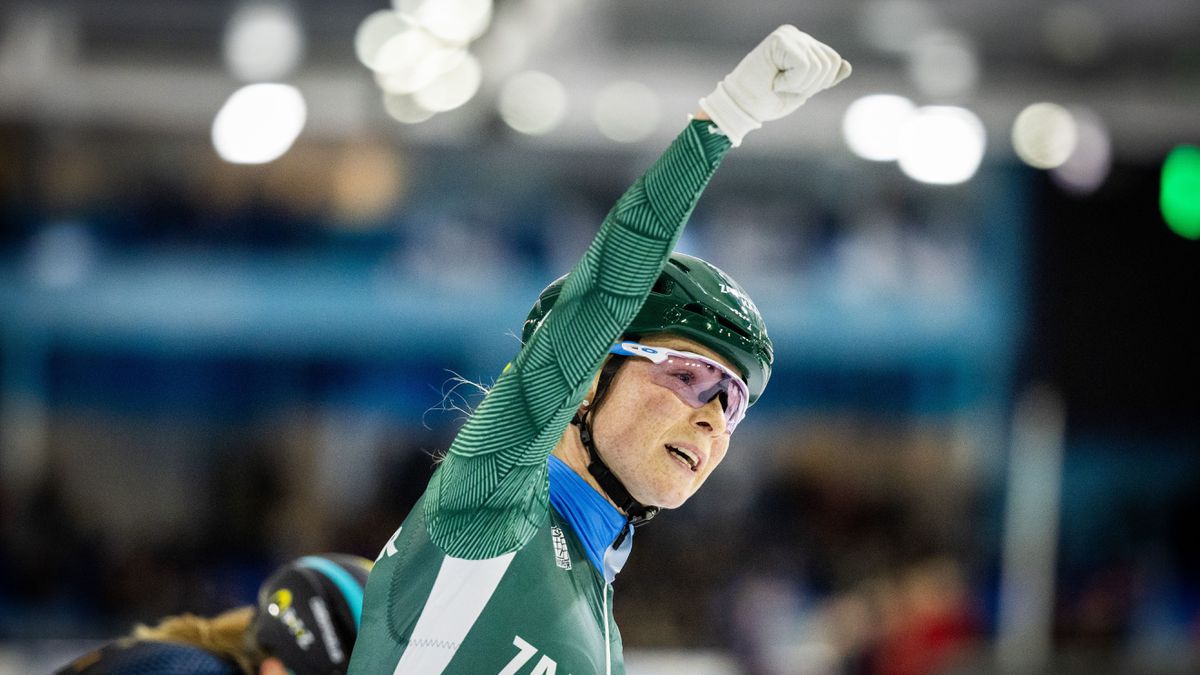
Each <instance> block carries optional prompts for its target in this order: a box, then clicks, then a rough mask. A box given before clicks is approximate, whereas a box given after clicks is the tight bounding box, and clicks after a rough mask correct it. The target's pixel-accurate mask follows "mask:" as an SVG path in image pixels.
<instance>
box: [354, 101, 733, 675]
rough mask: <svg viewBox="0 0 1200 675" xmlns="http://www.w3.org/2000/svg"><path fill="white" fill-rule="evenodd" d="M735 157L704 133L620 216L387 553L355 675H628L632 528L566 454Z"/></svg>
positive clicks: (696, 132)
mask: <svg viewBox="0 0 1200 675" xmlns="http://www.w3.org/2000/svg"><path fill="white" fill-rule="evenodd" d="M729 147H730V143H729V141H728V139H727V138H726V137H725V136H724V135H721V134H720V133H716V131H715V128H714V127H713V126H712V125H711V123H709V122H704V121H700V120H693V121H692V122H691V123H689V124H688V126H687V127H686V128H685V129H684V130H683V132H682V133H680V135H679V136H677V137H676V139H675V140H674V142H672V144H671V145H670V146H669V147H668V148H667V150H666V151H665V152H664V153H663V154H662V156H660V157H659V159H658V160H657V161H656V162H655V163H654V164H653V165H652V166H651V167H650V168H649V169H648V170H647V171H646V173H645V174H643V175H642V176H641V177H640V178H638V179H637V181H636V182H635V183H634V184H633V186H632V187H631V188H630V189H629V190H628V191H626V193H625V194H624V195H623V196H622V197H621V198H620V199H619V200H618V201H617V204H616V205H615V206H614V207H613V209H612V210H611V211H610V212H609V214H608V215H607V216H606V218H605V219H604V222H603V224H602V225H601V227H600V230H599V232H598V233H597V235H596V238H595V239H594V240H593V241H592V243H591V244H590V246H589V247H588V249H587V251H586V252H585V253H584V256H583V258H582V259H581V260H580V261H579V263H578V264H577V265H576V266H575V267H574V268H573V269H572V271H571V274H570V276H569V277H568V279H567V281H566V284H565V286H564V288H563V293H562V295H561V297H560V298H559V300H558V301H557V303H556V304H555V306H554V309H553V310H552V311H551V312H550V314H549V315H548V316H547V317H546V319H545V321H544V323H543V324H542V325H541V327H540V328H539V329H538V330H537V331H536V332H535V333H534V334H533V336H532V337H530V339H529V340H528V342H527V343H526V344H525V345H524V346H523V347H522V348H521V350H520V352H519V353H518V354H517V356H516V358H515V359H514V361H513V363H512V364H511V366H510V367H508V368H506V369H505V371H504V373H503V374H501V376H500V377H499V378H498V379H497V381H496V383H495V386H493V387H492V389H491V390H490V391H489V393H488V394H487V396H485V397H484V399H483V400H482V401H481V402H480V404H479V407H478V408H477V409H476V410H475V412H474V414H472V416H471V417H470V419H469V420H468V421H467V423H466V424H465V425H464V426H463V428H462V429H461V430H460V431H459V433H458V434H457V436H456V437H455V438H454V441H453V443H452V444H451V446H450V449H449V451H448V453H447V454H446V456H445V458H444V460H443V461H442V462H441V464H440V466H439V467H438V469H437V471H436V472H435V473H434V475H433V477H432V478H431V479H430V482H429V486H428V487H427V489H426V491H425V494H424V495H423V496H422V497H421V499H420V500H419V501H418V502H417V504H416V505H415V506H414V508H413V510H412V511H411V512H410V514H409V516H408V517H407V518H406V519H405V521H404V523H403V524H402V525H401V527H400V529H399V530H397V531H396V533H395V535H393V537H392V538H391V540H390V541H389V542H388V543H387V545H386V547H385V548H384V550H383V552H382V553H380V556H379V559H378V561H377V562H376V564H375V567H374V569H373V571H372V572H371V575H370V578H369V580H368V582H367V588H366V596H365V601H364V609H363V618H362V624H361V626H360V628H359V635H358V641H357V643H356V644H355V648H354V653H353V656H352V658H351V662H350V673H351V674H352V675H375V674H380V673H413V674H417V675H430V674H433V673H470V674H472V675H476V674H480V673H483V674H487V675H491V674H493V673H495V674H500V675H518V674H519V675H530V674H531V673H532V674H535V675H536V674H554V673H560V674H562V675H567V674H573V675H588V674H591V673H605V674H610V673H621V672H624V667H623V662H622V657H621V637H620V633H619V632H618V631H617V627H616V624H615V622H614V620H613V611H612V580H613V578H614V577H615V575H616V572H617V571H618V570H619V569H620V567H621V565H622V564H623V563H624V560H625V558H626V557H627V556H628V554H629V549H630V546H631V543H632V527H631V526H629V525H628V523H627V520H626V519H625V517H624V516H623V515H622V514H621V513H620V512H619V511H618V510H617V509H616V508H615V507H613V506H612V504H611V503H609V502H608V501H607V500H606V499H605V498H604V496H603V495H601V494H600V493H599V492H597V491H595V490H594V489H592V488H591V487H590V486H589V485H588V484H587V483H586V482H585V481H584V479H583V478H581V477H580V476H579V475H577V474H576V473H575V472H574V471H572V470H571V469H570V468H568V467H567V466H566V465H565V464H563V463H562V462H561V461H559V460H558V459H557V458H555V457H551V456H550V452H551V451H552V450H553V448H554V446H555V444H556V443H557V442H558V440H559V438H560V437H561V436H562V434H563V432H564V431H565V429H566V428H567V425H568V424H569V423H570V421H571V418H572V417H573V416H574V414H575V412H576V410H577V409H578V408H579V405H580V402H581V401H582V399H583V396H584V394H585V392H586V391H587V389H588V387H589V385H590V384H591V380H592V377H593V375H594V374H595V373H596V372H597V371H598V369H599V368H600V365H601V364H602V363H603V360H604V357H605V355H606V354H607V353H608V349H609V347H610V346H612V344H613V343H614V342H615V341H616V340H617V339H618V338H619V337H620V336H621V334H622V333H623V332H624V330H625V328H626V326H628V325H629V323H630V322H631V321H632V320H633V319H634V317H635V316H636V315H637V312H638V310H639V309H640V307H641V305H642V303H643V302H644V301H645V298H646V296H647V295H648V294H649V292H650V289H651V287H652V285H653V284H654V282H655V280H656V279H657V277H658V275H659V273H660V272H661V270H662V266H663V264H664V262H665V261H666V259H667V256H668V255H669V254H670V252H671V250H672V249H673V248H674V246H675V243H676V241H677V239H678V238H679V235H680V233H681V232H682V230H683V226H684V224H685V223H686V222H687V219H688V217H689V216H690V215H691V212H692V209H693V208H694V207H695V204H696V202H697V200H698V199H699V197H700V194H701V192H702V191H703V190H704V187H705V186H706V185H707V184H708V181H709V179H710V178H711V177H712V175H713V173H714V172H715V171H716V168H717V166H718V165H719V164H720V162H721V160H722V158H723V157H724V156H725V154H726V152H728V150H729Z"/></svg>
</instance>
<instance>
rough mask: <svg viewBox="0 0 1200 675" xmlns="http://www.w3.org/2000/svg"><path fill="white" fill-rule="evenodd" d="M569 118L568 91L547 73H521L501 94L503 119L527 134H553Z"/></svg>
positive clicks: (505, 86) (506, 84)
mask: <svg viewBox="0 0 1200 675" xmlns="http://www.w3.org/2000/svg"><path fill="white" fill-rule="evenodd" d="M566 114H567V91H566V89H565V88H563V86H562V84H561V83H560V82H559V81H558V80H556V79H554V78H553V77H551V76H549V75H547V74H546V73H542V72H538V71H525V72H523V73H518V74H517V75H514V76H513V77H512V78H510V79H509V80H508V82H506V83H505V84H504V87H503V88H502V89H501V91H500V117H501V119H503V120H504V122H505V123H506V124H508V126H510V127H512V128H513V129H516V130H517V131H519V132H521V133H523V134H530V135H533V136H538V135H541V134H546V133H549V132H550V131H553V130H554V129H555V128H556V127H558V125H559V124H561V123H562V121H563V118H565V117H566Z"/></svg>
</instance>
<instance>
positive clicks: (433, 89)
mask: <svg viewBox="0 0 1200 675" xmlns="http://www.w3.org/2000/svg"><path fill="white" fill-rule="evenodd" d="M482 80H483V70H482V69H481V68H480V66H479V59H477V58H475V57H474V56H472V55H471V54H464V55H463V58H461V59H459V61H458V65H456V66H455V67H454V68H452V69H451V70H449V71H448V72H446V73H443V74H442V75H441V76H440V77H438V78H437V79H435V80H434V81H433V82H431V83H430V84H429V85H428V86H426V87H424V88H423V89H420V90H418V91H417V92H416V93H414V94H413V99H414V100H415V101H416V102H417V103H418V104H420V105H421V106H422V107H424V108H426V109H428V110H432V111H434V112H445V111H447V110H453V109H455V108H457V107H459V106H461V105H463V104H464V103H466V102H467V101H469V100H471V97H473V96H474V95H475V92H477V91H479V85H480V83H481V82H482Z"/></svg>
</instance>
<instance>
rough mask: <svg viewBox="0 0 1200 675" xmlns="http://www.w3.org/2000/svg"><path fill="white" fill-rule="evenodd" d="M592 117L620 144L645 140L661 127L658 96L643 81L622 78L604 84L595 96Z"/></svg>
mask: <svg viewBox="0 0 1200 675" xmlns="http://www.w3.org/2000/svg"><path fill="white" fill-rule="evenodd" d="M593 117H594V118H595V120H596V126H597V127H598V128H599V129H600V133H602V134H604V135H605V136H606V137H607V138H610V139H612V140H614V141H617V142H618V143H635V142H637V141H640V140H643V139H645V138H646V137H647V136H649V135H650V134H652V133H653V132H654V129H655V128H656V127H657V126H658V122H659V119H660V117H661V115H660V105H659V102H658V95H657V94H655V93H654V91H653V90H652V89H650V87H647V86H646V85H644V84H642V83H641V82H633V81H630V80H621V81H618V82H613V83H611V84H609V85H608V86H606V87H604V89H602V90H601V91H600V94H599V95H598V96H597V97H596V105H595V108H594V110H593Z"/></svg>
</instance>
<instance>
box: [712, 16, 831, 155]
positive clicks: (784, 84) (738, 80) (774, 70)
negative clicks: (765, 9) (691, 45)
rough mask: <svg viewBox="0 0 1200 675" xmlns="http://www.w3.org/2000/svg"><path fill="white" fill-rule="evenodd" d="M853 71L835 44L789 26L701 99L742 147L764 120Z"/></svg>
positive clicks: (782, 113)
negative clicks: (746, 137)
mask: <svg viewBox="0 0 1200 675" xmlns="http://www.w3.org/2000/svg"><path fill="white" fill-rule="evenodd" d="M849 75H850V64H849V63H848V62H847V61H845V60H843V59H842V57H841V56H839V55H838V53H837V52H836V51H834V50H833V48H832V47H830V46H828V45H826V44H824V43H822V42H820V41H818V40H816V39H815V38H813V37H812V36H810V35H808V34H807V33H802V32H800V30H799V29H797V28H796V27H795V26H791V25H784V26H780V27H779V28H776V29H775V30H774V32H772V33H771V34H770V35H768V36H767V38H766V39H765V40H763V41H762V42H760V43H759V45H758V46H757V47H755V48H754V49H753V50H752V51H751V52H750V53H749V54H747V55H746V58H744V59H742V61H741V63H739V64H738V65H737V67H736V68H734V69H733V72H731V73H729V75H726V76H725V79H723V80H721V81H720V82H719V83H718V84H717V88H716V89H714V90H713V92H712V93H711V94H709V95H708V96H705V97H704V98H702V99H700V107H701V108H702V109H703V110H704V112H706V113H708V116H709V117H710V118H712V121H713V122H715V123H716V125H717V128H719V129H720V130H721V131H723V132H724V133H725V135H726V136H728V137H729V140H730V142H732V143H733V145H734V146H738V145H741V143H742V138H743V137H745V135H746V134H747V133H749V132H751V131H753V130H755V129H757V128H759V127H761V126H762V123H763V122H767V121H770V120H774V119H779V118H780V117H783V116H785V115H788V114H790V113H791V112H793V111H795V110H796V108H799V107H800V106H801V105H803V104H804V102H805V101H807V100H808V99H809V97H811V96H812V95H813V94H816V93H817V92H819V91H821V90H823V89H828V88H830V87H832V86H833V85H835V84H837V83H838V82H841V81H842V80H844V79H846V77H848V76H849Z"/></svg>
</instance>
